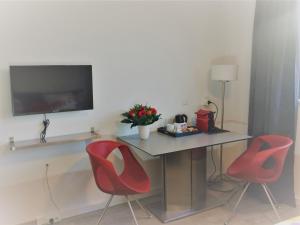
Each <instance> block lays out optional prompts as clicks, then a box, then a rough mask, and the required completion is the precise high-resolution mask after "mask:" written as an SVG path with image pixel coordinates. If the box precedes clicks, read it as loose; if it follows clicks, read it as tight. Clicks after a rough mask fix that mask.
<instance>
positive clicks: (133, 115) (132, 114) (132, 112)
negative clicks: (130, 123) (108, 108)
mask: <svg viewBox="0 0 300 225" xmlns="http://www.w3.org/2000/svg"><path fill="white" fill-rule="evenodd" d="M128 114H129V116H130V117H131V118H133V117H135V112H134V111H133V110H130V111H129V113H128Z"/></svg>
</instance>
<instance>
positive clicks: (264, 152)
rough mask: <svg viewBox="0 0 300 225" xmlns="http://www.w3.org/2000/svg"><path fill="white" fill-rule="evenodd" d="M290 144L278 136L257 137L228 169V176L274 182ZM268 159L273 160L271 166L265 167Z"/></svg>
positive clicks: (260, 181)
mask: <svg viewBox="0 0 300 225" xmlns="http://www.w3.org/2000/svg"><path fill="white" fill-rule="evenodd" d="M292 144H293V141H292V140H291V139H290V138H288V137H284V136H280V135H262V136H259V137H257V138H255V139H254V140H253V141H252V142H251V144H250V146H249V147H248V149H247V150H246V151H245V152H244V153H243V154H242V155H241V156H240V157H239V158H238V159H236V160H235V162H234V163H233V164H232V165H231V166H230V167H229V168H228V174H229V175H230V174H231V175H234V174H239V175H238V176H239V178H244V179H248V180H251V181H253V182H258V183H269V182H274V181H276V180H277V179H278V178H279V177H280V175H281V173H282V170H283V167H284V163H285V159H286V156H287V153H288V150H289V147H290V146H291V145H292ZM269 159H273V163H272V165H271V166H267V161H268V160H269ZM238 171H239V172H238Z"/></svg>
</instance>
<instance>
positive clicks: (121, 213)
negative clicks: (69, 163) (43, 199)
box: [57, 196, 300, 225]
mask: <svg viewBox="0 0 300 225" xmlns="http://www.w3.org/2000/svg"><path fill="white" fill-rule="evenodd" d="M133 207H134V210H135V213H136V216H137V219H138V222H139V224H140V225H159V224H162V223H161V222H160V221H158V220H157V219H156V218H155V217H152V218H150V219H149V218H146V215H145V214H144V212H143V211H142V210H141V209H140V208H139V207H138V206H137V205H136V204H134V203H133ZM231 207H232V203H231V204H230V203H229V204H228V205H226V206H223V207H219V208H215V209H212V210H209V211H206V212H204V213H200V214H197V215H194V216H191V217H187V218H184V219H181V220H177V221H174V222H171V223H168V224H169V225H181V224H182V225H222V224H224V221H225V220H226V219H227V218H228V216H229V215H230V208H231ZM279 213H280V215H281V217H282V219H288V218H291V217H294V216H297V215H300V208H292V207H289V206H287V205H280V208H279ZM99 215H100V212H93V213H88V214H84V215H79V216H75V217H72V218H69V219H65V220H63V221H61V222H60V223H58V224H57V225H96V224H97V220H98V218H99ZM277 222H278V221H277V220H276V217H275V215H274V213H273V211H272V209H271V208H270V205H268V204H264V203H262V202H260V201H258V200H256V199H252V198H250V197H247V196H246V198H245V199H244V200H243V201H242V203H241V205H240V207H239V209H238V211H237V215H236V216H235V217H234V219H233V220H232V221H231V222H230V224H231V225H272V224H276V223H277ZM101 224H102V225H134V222H133V220H132V217H131V214H130V211H129V208H128V206H127V205H126V204H122V205H118V206H114V207H111V208H109V210H108V212H107V214H106V216H105V217H104V219H103V221H102V223H101Z"/></svg>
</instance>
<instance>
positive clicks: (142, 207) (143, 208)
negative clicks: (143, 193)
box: [135, 199, 152, 218]
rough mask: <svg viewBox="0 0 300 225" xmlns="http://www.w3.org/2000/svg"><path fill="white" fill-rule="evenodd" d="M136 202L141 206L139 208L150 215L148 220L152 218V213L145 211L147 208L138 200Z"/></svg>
mask: <svg viewBox="0 0 300 225" xmlns="http://www.w3.org/2000/svg"><path fill="white" fill-rule="evenodd" d="M135 201H136V203H137V204H138V205H139V207H140V208H141V209H142V210H143V211H144V212H145V213H146V214H147V215H148V218H151V217H152V215H151V213H150V212H149V211H148V210H147V209H145V207H144V206H143V205H142V204H141V203H140V201H139V200H137V199H136V200H135Z"/></svg>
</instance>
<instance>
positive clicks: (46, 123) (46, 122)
mask: <svg viewBox="0 0 300 225" xmlns="http://www.w3.org/2000/svg"><path fill="white" fill-rule="evenodd" d="M49 125H50V120H49V119H47V117H46V114H44V120H43V126H44V128H43V130H42V132H41V133H40V141H41V143H46V142H47V141H46V135H47V128H48V127H49Z"/></svg>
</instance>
